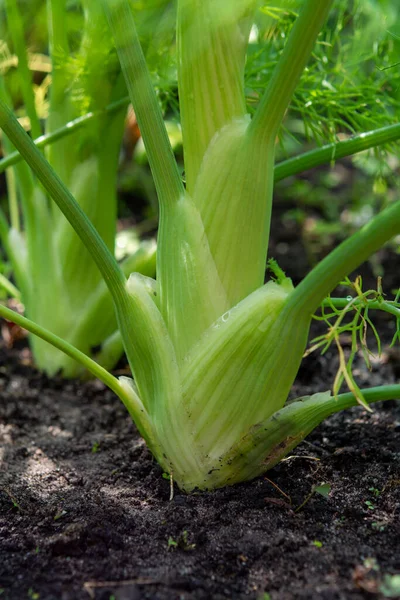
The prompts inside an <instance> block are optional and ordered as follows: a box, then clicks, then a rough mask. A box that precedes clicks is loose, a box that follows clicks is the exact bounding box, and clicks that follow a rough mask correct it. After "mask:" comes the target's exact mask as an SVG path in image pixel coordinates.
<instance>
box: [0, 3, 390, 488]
mask: <svg viewBox="0 0 400 600" xmlns="http://www.w3.org/2000/svg"><path fill="white" fill-rule="evenodd" d="M102 5H103V6H104V9H105V11H106V14H107V18H108V20H109V23H110V27H111V31H112V33H113V36H114V40H115V44H116V48H117V51H118V55H119V59H120V62H121V66H122V69H123V72H124V76H125V79H126V83H127V87H128V91H129V93H130V96H131V99H132V103H133V105H134V108H135V112H136V115H137V118H138V122H139V126H140V128H141V132H142V135H143V139H144V143H145V145H146V149H147V154H148V158H149V163H150V166H151V169H152V173H153V177H154V180H155V183H156V187H157V192H158V197H159V202H160V229H159V238H158V252H157V281H155V280H153V279H150V278H146V277H143V276H141V275H139V274H137V273H133V274H131V275H130V277H129V279H128V280H126V279H125V277H124V276H123V273H122V271H121V270H120V269H119V267H118V266H117V265H116V263H115V261H114V260H113V258H112V256H111V254H110V252H109V250H108V249H107V247H106V245H105V244H104V242H103V241H102V239H101V237H100V236H99V235H98V234H97V233H96V232H95V230H94V228H93V226H92V225H91V224H90V223H89V222H88V219H87V218H86V217H85V216H84V215H83V213H82V211H81V210H80V209H79V207H78V206H77V205H76V203H75V201H74V199H73V197H72V196H71V194H70V192H69V191H68V189H67V188H66V187H65V185H63V184H61V182H60V179H59V178H58V177H57V175H56V174H55V173H54V172H53V171H52V169H51V168H50V167H49V165H48V164H47V163H46V160H45V159H44V157H43V156H42V155H41V154H40V151H39V150H38V149H37V148H36V147H35V146H34V144H33V142H32V141H31V140H29V138H28V137H27V136H26V135H25V134H24V132H23V131H22V130H21V129H20V128H19V126H18V124H17V122H16V120H15V118H14V117H13V115H12V113H11V112H10V111H9V110H8V109H7V107H6V106H5V104H4V103H2V102H0V125H1V127H2V128H3V130H4V131H5V133H6V134H7V135H8V137H9V138H10V140H11V141H12V143H13V144H14V145H15V146H16V148H17V149H18V151H19V152H20V153H21V155H22V156H23V158H24V159H25V160H26V161H27V163H28V164H29V165H30V166H31V167H32V169H34V171H35V173H36V174H37V177H38V178H39V180H40V181H41V182H42V184H43V186H44V187H45V189H46V190H47V191H48V193H49V195H50V196H51V197H52V198H53V199H54V200H55V202H56V203H57V204H58V206H59V207H60V208H61V210H62V211H63V212H64V214H65V216H66V217H67V218H68V220H69V221H70V223H71V224H72V225H73V227H74V228H75V231H76V232H77V233H78V235H79V236H80V238H81V240H82V241H83V242H84V244H85V246H86V247H87V249H88V251H89V252H90V254H91V255H92V257H93V259H94V260H95V261H96V263H97V265H98V267H99V269H100V271H101V273H102V275H103V278H104V280H105V282H106V284H107V286H108V288H109V290H110V293H111V295H112V298H113V301H114V305H115V310H116V314H117V319H118V324H119V329H120V334H121V337H122V340H123V344H124V348H125V351H126V354H127V357H128V360H129V363H130V366H131V369H132V374H133V376H134V381H135V383H134V384H133V383H128V381H127V380H126V379H124V380H123V382H121V385H123V386H124V389H129V390H131V395H132V397H134V399H135V400H134V402H135V410H134V411H132V410H131V414H132V412H134V414H133V417H134V419H135V421H136V423H137V424H138V427H139V429H140V430H141V432H142V433H143V435H144V437H145V439H146V441H147V442H148V444H149V446H150V448H151V450H152V452H153V453H154V455H155V457H156V458H157V460H158V461H159V463H160V464H161V466H162V467H163V469H164V470H165V471H167V472H168V473H170V474H171V477H172V478H173V480H174V481H176V483H177V484H178V485H179V486H180V487H181V488H182V489H184V490H186V491H190V490H193V489H195V488H200V489H211V488H215V487H220V486H223V485H228V484H232V483H236V482H239V481H244V480H247V479H250V478H252V477H255V476H256V475H259V474H261V473H263V472H264V471H266V470H267V469H268V468H270V467H272V466H273V465H274V464H276V462H278V461H279V460H280V459H281V458H283V456H285V455H286V454H287V453H288V452H289V451H290V450H292V448H293V447H294V446H296V445H297V444H298V443H299V442H300V441H301V440H302V439H303V438H304V437H305V436H306V435H307V434H308V433H309V432H310V431H311V430H312V429H313V428H314V427H315V426H316V425H318V423H319V422H320V421H321V420H322V419H324V418H325V417H327V416H328V415H330V414H332V413H333V412H336V411H337V410H341V409H343V408H347V407H349V406H353V405H355V404H356V403H357V399H356V398H355V396H354V395H353V394H343V395H339V396H338V398H331V396H330V394H329V392H327V393H322V394H316V395H314V396H311V397H309V398H303V399H297V400H296V401H293V402H290V403H288V402H287V397H288V393H289V390H290V388H291V386H292V383H293V381H294V378H295V376H296V373H297V370H298V367H299V365H300V362H301V360H302V356H303V353H304V349H305V346H306V343H307V338H308V330H309V327H310V323H311V318H312V315H313V313H314V311H315V310H316V309H317V308H318V306H319V305H320V304H321V302H323V300H324V298H325V296H326V295H327V294H329V292H330V291H331V290H332V289H333V288H334V287H335V285H336V284H337V282H338V281H339V280H340V279H342V278H343V276H345V275H347V274H348V273H349V272H350V271H352V270H353V269H354V268H355V267H356V266H357V265H359V264H360V263H361V262H362V261H363V260H364V259H365V258H366V257H367V256H369V255H370V254H371V253H373V252H374V251H375V250H376V249H378V248H379V247H380V246H381V245H382V244H383V243H384V242H385V241H387V240H388V239H390V238H391V237H392V236H393V235H395V234H397V233H400V202H399V201H397V202H395V203H394V204H393V205H391V206H390V207H389V208H387V209H386V210H385V211H383V212H382V213H381V214H379V215H378V216H377V217H375V219H373V220H372V221H371V222H370V223H369V224H368V225H367V226H365V227H364V228H363V229H361V230H360V231H358V232H357V233H356V234H354V235H353V236H352V237H351V238H350V239H349V240H347V241H346V242H345V243H344V244H342V245H340V246H339V247H338V248H337V249H336V250H335V251H333V252H332V253H331V254H330V255H328V256H327V257H326V258H325V259H324V260H323V261H321V263H320V264H319V265H317V267H316V268H315V269H313V270H312V271H311V272H310V273H309V275H307V277H306V278H305V279H304V280H303V282H302V283H301V284H300V285H299V286H297V287H296V288H294V287H293V285H292V282H291V280H290V279H289V278H287V277H285V276H284V275H283V274H280V275H279V276H278V277H277V281H270V282H269V283H267V284H265V285H263V279H264V269H265V261H266V255H267V244H268V233H269V223H270V211H271V204H272V186H273V179H274V144H275V137H276V133H277V130H278V128H279V126H280V123H281V121H282V118H283V116H284V113H285V110H286V108H287V106H288V103H289V101H290V98H291V95H292V93H293V91H294V88H295V86H296V83H297V81H298V80H299V78H300V76H301V73H302V71H303V69H304V67H305V65H306V63H307V60H308V58H309V56H310V53H311V51H312V48H313V45H314V43H315V40H316V38H317V36H318V32H319V30H320V29H321V27H322V25H323V23H324V21H325V18H326V16H327V14H328V12H329V9H330V7H331V5H332V2H331V1H330V0H326V1H323V2H319V1H318V2H317V1H316V0H306V1H305V2H304V6H303V9H302V11H301V12H300V15H299V17H298V19H297V21H296V23H295V25H294V26H293V29H292V32H291V34H290V36H289V38H288V40H287V44H286V47H285V50H284V51H283V53H282V56H281V58H280V60H279V61H278V63H277V65H276V67H275V71H274V73H273V75H272V78H271V80H270V82H269V84H268V85H267V88H266V91H265V94H264V97H263V98H262V100H261V102H260V105H259V106H258V108H257V110H256V112H255V115H254V117H253V119H250V117H249V115H247V114H246V113H245V104H244V99H243V85H242V81H243V69H244V53H245V48H246V42H247V37H248V33H249V24H251V19H252V14H253V11H254V9H255V7H256V3H255V2H252V1H251V0H241V1H240V2H232V1H229V0H226V2H221V3H215V2H213V1H212V0H202V1H201V2H200V0H179V2H178V7H177V10H178V79H179V91H180V102H181V108H182V129H183V145H184V154H185V164H186V168H187V169H188V170H187V176H186V179H187V184H186V187H184V186H183V184H182V181H181V179H180V176H179V172H178V170H177V167H176V163H175V160H174V157H173V154H172V151H171V148H170V145H169V142H168V137H167V135H166V131H165V127H164V123H163V119H162V115H161V111H160V109H159V105H158V102H157V98H156V95H155V92H154V89H153V87H152V85H151V80H150V76H149V73H148V71H147V68H146V62H145V59H144V56H143V53H142V51H141V47H140V44H139V40H138V36H137V32H136V28H135V24H134V21H133V17H132V13H131V9H130V4H129V2H128V0H103V1H102ZM238 41H239V42H240V43H239V44H238ZM228 91H229V93H228ZM203 124H204V130H203ZM200 128H201V131H199V129H200ZM329 159H330V157H328V158H327V160H329ZM1 312H2V313H3V314H5V313H4V309H0V314H1ZM7 316H8V318H11V316H12V315H9V314H8V315H7ZM25 326H26V327H27V328H31V329H33V328H34V327H35V326H34V325H33V324H31V323H29V322H26V321H25ZM36 333H38V334H39V335H41V336H42V337H45V336H47V340H48V341H49V342H51V343H53V344H54V343H57V344H58V347H61V346H60V342H59V341H58V340H54V339H51V338H50V336H49V335H48V333H46V332H45V331H44V330H43V328H41V330H40V331H39V329H36ZM63 349H64V351H65V350H67V351H68V352H69V353H70V354H71V355H72V353H73V352H74V350H73V349H71V348H68V347H66V346H64V348H63ZM74 358H75V359H77V360H81V357H80V356H79V355H78V354H77V353H76V352H75V355H74ZM85 361H86V362H87V359H85ZM93 368H94V369H95V368H96V367H93ZM101 376H102V378H103V381H105V382H106V383H107V385H110V387H111V385H112V386H113V388H112V389H114V391H116V393H118V394H119V395H120V396H121V393H120V392H119V389H118V385H117V384H115V382H114V381H111V380H109V381H107V380H106V379H107V377H104V374H101ZM399 388H400V386H384V387H383V388H380V389H378V390H377V389H374V388H373V389H371V390H365V391H364V398H365V400H366V402H374V401H377V400H384V399H389V398H396V397H398V396H399V392H400V389H399Z"/></svg>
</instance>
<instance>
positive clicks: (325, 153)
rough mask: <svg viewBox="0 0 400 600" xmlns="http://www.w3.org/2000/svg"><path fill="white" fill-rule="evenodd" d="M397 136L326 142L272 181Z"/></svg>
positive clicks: (278, 170) (384, 130) (391, 132)
mask: <svg viewBox="0 0 400 600" xmlns="http://www.w3.org/2000/svg"><path fill="white" fill-rule="evenodd" d="M399 138H400V123H396V124H395V125H387V126H386V127H381V128H379V129H374V130H372V131H366V132H365V133H360V134H359V135H356V136H354V137H352V138H350V139H349V140H345V141H343V142H336V143H333V144H326V145H325V146H322V147H321V148H316V149H315V150H310V152H304V153H303V154H299V155H298V156H294V157H293V158H289V159H288V160H284V161H282V162H280V163H278V164H277V165H275V169H274V181H275V182H277V181H281V180H282V179H285V178H286V177H291V176H292V175H297V174H298V173H303V172H304V171H307V170H308V169H313V168H314V167H319V166H320V165H325V164H327V163H329V162H331V161H334V160H338V159H340V158H344V157H345V156H351V155H352V154H357V152H362V151H363V150H368V149H369V148H374V147H375V146H380V145H381V144H389V143H390V142H394V141H396V140H398V139H399ZM0 165H1V163H0Z"/></svg>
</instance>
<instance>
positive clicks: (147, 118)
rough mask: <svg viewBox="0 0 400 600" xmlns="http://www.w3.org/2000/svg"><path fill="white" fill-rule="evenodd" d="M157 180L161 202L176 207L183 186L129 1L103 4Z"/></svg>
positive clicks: (114, 1)
mask: <svg viewBox="0 0 400 600" xmlns="http://www.w3.org/2000/svg"><path fill="white" fill-rule="evenodd" d="M102 2H103V6H104V9H105V12H106V14H107V18H108V21H109V24H110V29H111V31H112V35H113V37H114V40H115V46H116V49H117V52H118V56H119V60H120V63H121V67H122V71H123V73H124V77H125V81H126V85H127V88H128V92H129V96H130V98H131V101H132V105H133V108H134V110H135V114H136V118H137V121H138V125H139V128H140V131H141V133H142V136H143V141H144V143H145V146H146V151H147V155H148V159H149V163H150V167H151V170H152V173H153V177H154V183H155V186H156V189H157V194H158V199H159V202H160V203H162V204H165V205H173V204H175V203H176V202H177V200H178V199H179V198H180V197H182V196H183V195H184V188H183V183H182V180H181V176H180V173H179V170H178V165H177V163H176V160H175V157H174V153H173V151H172V147H171V144H170V141H169V138H168V133H167V130H166V128H165V124H164V119H163V115H162V112H161V108H160V105H159V102H158V98H157V95H156V92H155V90H154V87H153V84H152V82H151V79H150V74H149V71H148V69H147V65H146V59H145V57H144V55H143V51H142V48H141V45H140V42H139V37H138V34H137V31H136V27H135V22H134V19H133V15H132V11H131V7H130V4H129V2H128V0H102Z"/></svg>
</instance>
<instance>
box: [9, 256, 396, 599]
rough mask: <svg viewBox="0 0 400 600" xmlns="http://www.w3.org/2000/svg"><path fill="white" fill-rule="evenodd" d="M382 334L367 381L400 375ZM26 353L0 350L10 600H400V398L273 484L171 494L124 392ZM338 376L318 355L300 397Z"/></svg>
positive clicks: (297, 461)
mask: <svg viewBox="0 0 400 600" xmlns="http://www.w3.org/2000/svg"><path fill="white" fill-rule="evenodd" d="M278 250H279V249H278ZM278 254H279V251H278ZM275 255H276V253H275ZM278 258H279V257H278ZM289 260H290V257H289ZM391 260H393V261H394V260H395V259H391ZM397 262H398V257H397ZM394 264H395V263H393V264H391V265H390V269H389V272H392V273H393V274H394V275H395V276H396V277H398V269H397V270H394ZM393 285H394V284H393ZM397 285H398V282H397ZM380 325H382V327H380V331H382V339H383V359H382V360H381V361H380V362H377V361H376V362H373V366H372V372H368V371H367V370H366V368H365V367H364V366H363V363H362V361H361V360H358V361H357V363H356V366H355V371H356V374H357V376H358V381H359V382H360V383H361V385H364V386H373V385H379V384H381V383H391V382H395V381H399V375H400V359H399V357H398V355H396V352H395V351H389V350H388V341H389V340H390V337H391V334H392V330H390V329H389V326H390V323H389V322H388V321H386V320H383V321H382V322H381V323H380ZM382 328H383V330H382ZM25 358H26V351H25V352H18V351H17V350H14V351H9V350H6V349H4V348H3V349H2V350H1V351H0V394H1V404H0V443H1V445H0V469H1V475H0V476H1V480H0V588H1V589H0V598H1V599H2V598H5V599H7V600H22V599H29V598H31V599H40V600H81V599H82V600H88V599H89V600H90V599H91V598H92V599H95V600H112V599H114V600H139V599H154V600H156V599H159V600H161V599H162V600H176V599H182V600H189V599H193V600H200V599H214V600H218V599H232V600H236V599H238V600H239V599H245V598H246V599H260V600H261V599H263V600H267V599H268V598H271V599H273V600H292V599H304V600H313V599H324V600H347V599H351V600H367V599H382V598H395V597H400V596H396V591H395V584H396V579H394V578H393V577H392V576H393V575H394V574H396V573H399V572H400V552H399V550H400V549H399V540H400V527H399V497H400V406H399V405H398V403H396V402H386V403H383V404H381V405H376V406H375V408H374V412H373V413H367V412H365V411H364V410H363V409H361V408H358V407H357V408H354V409H352V410H349V411H347V412H345V413H342V414H338V415H335V416H333V417H331V418H330V419H328V420H327V421H326V422H325V423H324V424H323V425H321V426H320V427H318V429H316V430H315V431H314V432H313V434H312V435H310V436H309V438H308V439H307V440H306V441H305V442H303V443H302V444H301V445H300V446H299V447H298V448H297V449H296V450H295V452H294V454H295V455H294V456H292V457H290V458H288V459H287V460H286V461H284V462H282V463H281V464H280V465H278V466H277V467H275V468H274V469H272V470H271V471H270V472H268V473H267V475H266V476H265V477H261V478H259V479H257V480H255V481H253V482H250V483H246V484H242V485H237V486H235V487H232V488H227V489H224V490H218V491H216V492H213V493H202V494H192V495H190V496H187V495H183V494H181V493H180V492H179V491H178V490H175V495H174V497H173V499H172V500H170V499H169V496H170V486H169V482H168V481H167V480H166V479H164V478H163V476H162V472H161V470H160V468H159V467H158V465H157V464H156V463H155V462H154V460H153V459H152V457H151V455H150V453H149V452H148V451H147V449H146V447H145V445H144V443H143V441H142V440H141V439H140V437H139V436H138V434H137V431H136V429H135V426H134V425H133V424H132V422H131V421H130V419H129V417H128V415H127V413H126V412H125V410H124V408H123V406H122V405H121V404H120V402H119V401H118V400H117V399H116V398H115V397H114V396H113V394H112V393H111V392H109V391H108V390H106V389H105V388H104V386H103V385H102V384H99V383H98V382H89V383H85V384H81V383H76V382H66V383H65V382H62V381H61V380H57V379H56V380H52V381H49V380H47V379H46V378H44V377H43V376H41V375H39V374H38V373H37V372H35V371H34V370H33V369H32V368H31V367H30V366H28V365H26V364H24V360H25ZM336 369H337V358H336V355H335V353H334V352H331V353H328V354H327V355H325V356H323V357H321V356H317V355H315V356H314V355H311V356H310V357H309V358H307V359H306V360H305V361H304V364H303V366H302V368H301V371H300V373H299V376H298V379H297V382H296V384H295V387H294V389H293V395H294V396H302V395H306V394H309V393H315V392H317V391H320V390H326V389H328V388H329V387H330V385H331V383H332V380H333V378H334V375H335V372H336ZM323 483H324V484H328V486H329V487H325V490H326V491H329V495H327V496H326V497H325V496H323V495H321V494H319V493H317V492H315V493H314V494H313V493H312V492H313V487H314V486H319V485H321V484H323ZM398 585H399V584H398V580H397V586H398ZM397 594H399V589H398V587H397Z"/></svg>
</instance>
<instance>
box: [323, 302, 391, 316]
mask: <svg viewBox="0 0 400 600" xmlns="http://www.w3.org/2000/svg"><path fill="white" fill-rule="evenodd" d="M332 304H333V306H334V307H335V308H338V309H341V308H346V306H347V305H348V304H349V300H348V299H347V298H325V300H324V301H323V302H322V304H321V306H323V307H325V308H331V307H332ZM352 306H354V307H356V306H368V308H370V309H372V310H383V311H384V312H387V313H389V314H390V315H393V316H394V317H397V318H398V319H400V308H398V306H399V305H398V303H395V302H390V301H389V302H386V301H382V302H379V300H368V301H367V302H363V301H362V300H361V299H360V300H356V301H355V302H354V303H353V304H352Z"/></svg>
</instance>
